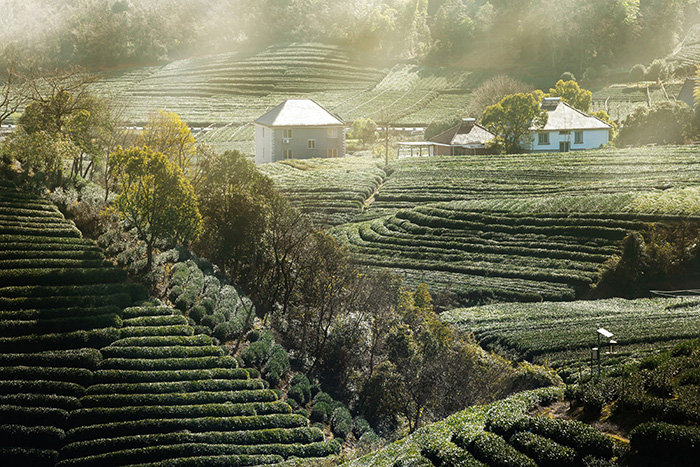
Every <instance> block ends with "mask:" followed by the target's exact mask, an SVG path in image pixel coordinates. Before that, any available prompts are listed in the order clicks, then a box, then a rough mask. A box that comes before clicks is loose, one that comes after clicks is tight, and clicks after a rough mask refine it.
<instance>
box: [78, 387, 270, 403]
mask: <svg viewBox="0 0 700 467" xmlns="http://www.w3.org/2000/svg"><path fill="white" fill-rule="evenodd" d="M277 400H278V396H277V393H275V392H274V391H272V390H270V389H254V390H250V389H243V390H238V391H216V392H213V391H195V392H175V393H165V394H158V393H156V394H102V395H88V396H85V397H83V398H82V399H81V403H82V405H83V407H124V406H126V405H137V406H149V405H158V406H168V405H188V404H193V405H194V404H197V405H201V404H222V403H226V402H230V403H232V404H236V403H242V402H276V401H277Z"/></svg>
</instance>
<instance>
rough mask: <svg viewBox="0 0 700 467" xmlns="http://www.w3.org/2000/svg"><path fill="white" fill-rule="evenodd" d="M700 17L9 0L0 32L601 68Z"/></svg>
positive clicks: (401, 6)
mask: <svg viewBox="0 0 700 467" xmlns="http://www.w3.org/2000/svg"><path fill="white" fill-rule="evenodd" d="M697 22H700V2H699V1H698V0H645V1H639V0H517V1H516V0H354V1H345V0H298V1H294V2H288V1H282V0H215V1H205V0H166V1H158V2H155V1H151V0H111V1H103V0H86V1H83V2H52V1H49V0H25V1H20V0H5V1H4V2H3V18H2V19H0V25H1V26H3V27H2V28H0V29H2V31H3V32H0V44H3V45H5V47H10V48H11V49H12V50H15V51H17V50H20V51H23V52H25V53H32V54H39V55H41V56H42V57H43V58H44V59H45V60H48V61H51V62H57V63H60V64H66V63H71V64H80V65H83V66H85V67H88V68H91V69H108V68H112V67H123V66H137V65H144V64H153V63H161V62H164V61H169V60H174V59H178V58H183V57H187V56H191V55H195V54H200V53H215V52H222V51H232V50H235V51H241V50H251V49H252V50H255V49H259V48H262V47H264V46H267V45H270V44H276V43H281V42H293V41H305V42H306V41H320V42H324V43H335V44H343V45H347V46H349V47H351V48H354V49H356V50H357V51H358V52H361V53H364V54H366V56H368V57H374V58H376V59H378V60H385V59H387V58H390V59H394V60H396V59H418V60H421V61H425V62H427V63H433V64H443V63H450V64H455V63H457V64H463V65H470V66H476V67H478V68H491V69H494V68H495V69H502V70H506V71H511V72H514V71H517V72H520V73H525V74H529V75H532V76H540V77H548V78H552V77H557V76H559V75H560V74H561V73H562V72H564V71H570V72H573V73H574V74H576V75H577V76H580V77H584V74H585V78H586V79H595V78H596V77H598V76H600V75H601V74H604V73H605V72H606V70H608V69H610V68H616V67H620V66H626V67H629V66H631V65H632V64H634V63H648V62H650V61H651V60H652V59H654V58H657V57H660V56H664V55H666V54H669V53H670V52H671V51H672V50H673V48H674V47H675V46H676V45H677V43H678V41H679V39H680V38H681V37H682V36H683V34H684V32H685V31H687V30H688V29H689V28H690V27H691V26H692V25H694V24H696V23H697ZM36 31H41V33H37V32H36Z"/></svg>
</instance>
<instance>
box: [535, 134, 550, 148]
mask: <svg viewBox="0 0 700 467" xmlns="http://www.w3.org/2000/svg"><path fill="white" fill-rule="evenodd" d="M537 144H539V145H540V146H545V145H548V144H549V133H547V132H541V133H538V134H537Z"/></svg>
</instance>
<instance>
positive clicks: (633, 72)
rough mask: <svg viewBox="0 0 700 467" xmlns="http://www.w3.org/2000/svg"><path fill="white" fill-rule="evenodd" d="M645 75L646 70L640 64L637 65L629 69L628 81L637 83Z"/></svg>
mask: <svg viewBox="0 0 700 467" xmlns="http://www.w3.org/2000/svg"><path fill="white" fill-rule="evenodd" d="M646 75H647V68H646V67H645V66H644V65H643V64H641V63H637V64H636V65H634V66H633V67H632V68H630V73H629V77H630V80H632V81H634V82H637V81H641V80H643V79H644V78H645V77H646Z"/></svg>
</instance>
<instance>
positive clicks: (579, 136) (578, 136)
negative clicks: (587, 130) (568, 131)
mask: <svg viewBox="0 0 700 467" xmlns="http://www.w3.org/2000/svg"><path fill="white" fill-rule="evenodd" d="M574 144H583V131H576V132H574Z"/></svg>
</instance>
